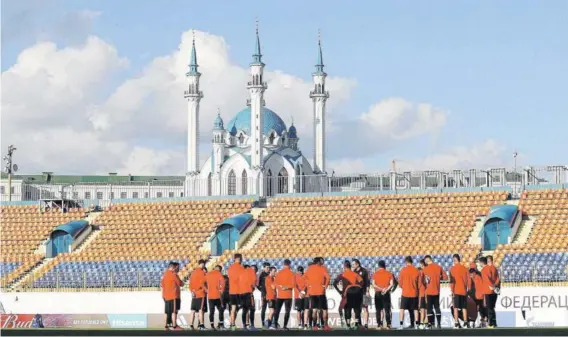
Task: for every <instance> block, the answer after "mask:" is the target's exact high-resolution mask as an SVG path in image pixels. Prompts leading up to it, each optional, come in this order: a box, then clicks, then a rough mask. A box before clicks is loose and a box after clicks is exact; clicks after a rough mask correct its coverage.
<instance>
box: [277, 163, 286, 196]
mask: <svg viewBox="0 0 568 337" xmlns="http://www.w3.org/2000/svg"><path fill="white" fill-rule="evenodd" d="M278 193H288V171H286V169H285V168H282V169H281V170H280V172H279V173H278Z"/></svg>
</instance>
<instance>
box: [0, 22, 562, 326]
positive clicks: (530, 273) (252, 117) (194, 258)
mask: <svg viewBox="0 0 568 337" xmlns="http://www.w3.org/2000/svg"><path fill="white" fill-rule="evenodd" d="M198 51H199V45H198V44H197V45H196V40H195V35H194V36H193V39H192V43H191V49H190V50H186V51H184V52H185V53H186V54H187V55H188V59H189V60H190V61H189V64H188V68H187V69H186V70H187V73H186V74H185V77H186V84H185V90H184V91H183V92H180V93H179V95H180V96H183V98H184V99H185V101H186V103H187V116H188V124H187V154H186V165H185V166H186V168H187V170H186V171H187V172H186V174H184V175H180V176H150V175H148V176H142V175H119V174H117V173H114V172H113V173H109V174H108V175H64V174H57V173H54V172H42V173H41V174H20V173H19V172H18V167H17V165H16V164H15V162H16V161H17V160H18V148H19V145H18V144H14V145H10V146H9V147H8V151H7V152H6V153H7V154H6V157H5V158H4V160H5V164H6V167H5V172H3V173H2V176H1V181H0V185H1V186H0V187H1V192H0V194H1V198H2V207H1V219H2V224H1V226H2V227H1V238H0V245H1V257H0V259H1V260H0V261H1V269H0V286H1V293H0V302H1V305H2V313H1V316H0V329H1V330H2V334H5V335H33V334H41V335H113V334H123V335H255V334H258V335H322V334H326V335H349V334H353V335H377V334H385V333H386V334H392V335H416V334H418V335H515V336H521V335H566V334H567V333H568V310H567V308H568V165H563V164H562V163H559V165H548V166H536V165H535V166H524V167H516V165H515V167H513V168H509V167H491V168H480V167H468V168H467V169H451V170H446V171H444V170H428V171H414V170H412V171H411V170H405V169H400V168H397V165H396V160H393V162H392V169H391V170H389V171H388V172H382V173H376V172H374V173H368V174H356V175H355V174H353V175H341V174H336V173H335V172H334V171H333V169H332V168H329V167H328V164H327V162H328V158H327V152H326V149H327V145H326V144H327V142H328V138H327V133H328V131H326V123H327V121H326V118H327V117H326V116H327V114H328V112H327V110H326V109H327V108H326V107H327V105H326V103H327V100H328V99H330V97H332V95H330V92H329V91H328V90H327V83H326V79H327V73H326V72H325V70H324V69H325V64H324V58H323V50H322V44H321V41H318V44H317V62H316V64H315V69H314V70H313V73H312V74H311V79H312V83H311V88H310V90H309V91H308V92H306V93H305V94H306V96H307V97H309V99H310V100H311V104H312V114H313V122H312V125H310V128H312V129H313V135H312V136H313V144H312V146H311V147H312V148H311V149H310V150H311V151H312V152H313V158H310V159H308V158H306V156H305V154H304V153H303V152H302V151H301V147H300V144H301V143H300V137H299V136H300V132H299V130H297V129H296V126H295V125H294V123H293V122H292V123H290V124H289V125H287V124H286V123H285V122H284V118H282V117H281V116H280V115H279V114H278V113H277V112H275V111H274V110H272V109H269V108H268V107H266V105H269V104H270V101H269V100H267V101H265V95H264V93H265V91H266V90H269V88H268V85H267V82H266V78H265V74H264V67H265V64H264V63H263V54H262V50H261V43H260V37H259V31H258V25H257V29H256V36H255V45H254V53H253V55H252V60H251V62H250V64H249V69H248V71H249V74H248V76H249V78H248V81H247V83H243V85H244V86H245V87H246V90H247V93H248V96H247V99H246V106H245V107H243V108H242V109H241V110H239V111H237V112H235V114H234V115H233V116H232V118H231V119H230V120H229V122H228V123H225V121H224V120H223V118H222V117H221V114H220V113H219V114H217V116H216V118H215V119H214V123H213V125H211V127H210V128H209V127H208V129H209V131H210V134H211V138H210V140H211V144H210V146H211V152H210V154H208V156H207V158H202V156H201V155H200V151H199V148H200V145H199V143H200V138H199V137H200V136H199V133H200V114H202V113H203V112H200V104H201V101H202V99H206V98H205V95H204V93H203V91H202V90H201V89H202V86H201V83H200V81H201V77H202V73H201V72H200V69H199V67H200V65H199V63H198V60H200V58H199V56H200V54H199V52H198ZM203 76H207V74H205V73H204V74H203ZM201 117H202V116H201ZM306 148H307V146H306ZM20 151H21V150H20ZM202 159H204V161H202ZM515 159H516V153H515ZM456 254H457V255H458V257H456V256H455V255H456ZM240 256H242V261H236V260H239V257H240ZM488 257H489V259H487V258H488ZM422 260H426V262H424V263H423V264H424V265H423V266H420V265H419V264H420V263H421V261H422ZM488 261H489V262H488ZM241 264H242V265H243V266H244V265H248V266H249V267H248V268H247V269H244V267H242V268H243V271H238V272H234V270H240V269H238V268H241ZM355 264H356V265H357V267H353V268H352V266H353V265H355ZM265 265H266V268H267V269H265V270H263V269H264V268H265V267H264V266H265ZM253 266H256V267H257V268H258V271H254V272H252V270H253ZM299 267H301V269H299ZM359 267H360V268H359ZM417 267H420V271H418V269H416V268H417ZM203 268H205V269H206V270H207V272H204V271H203ZM270 268H274V274H275V276H274V275H273V276H270V274H268V273H270ZM433 268H439V270H440V272H438V274H437V275H438V276H436V277H434V276H431V275H430V274H429V273H430V272H431V270H432V269H433ZM458 268H462V269H463V270H464V272H463V273H466V272H467V275H466V274H463V275H465V276H464V277H465V278H462V279H461V281H458V280H457V278H456V276H455V275H456V274H455V272H456V271H455V270H458ZM216 269H219V270H220V271H221V274H218V275H217V276H215V275H213V276H211V277H214V276H215V277H218V278H219V279H223V281H222V282H221V281H219V282H221V283H219V284H222V286H220V288H219V289H217V288H216V287H214V286H213V285H212V284H211V283H212V282H211V281H209V280H210V279H209V275H210V274H211V273H213V271H214V270H216ZM462 269H459V270H462ZM244 270H250V273H249V272H245V271H244ZM409 270H416V275H415V276H408V275H410V274H409V273H411V272H409ZM493 270H494V271H493ZM304 271H305V272H304ZM386 271H388V272H390V273H392V275H391V276H389V277H388V279H387V281H386V282H387V283H386V285H382V283H381V282H383V281H380V275H381V273H383V274H384V273H385V272H386ZM292 272H293V275H294V276H293V281H290V280H289V279H290V277H292V276H290V275H292V274H291V273H292ZM233 273H235V274H233ZM245 273H246V275H247V276H243V275H245ZM251 273H252V274H251ZM262 273H266V274H264V275H263V274H262ZM286 273H288V274H286ZM300 273H302V274H300ZM412 273H414V272H413V271H412ZM176 275H177V276H176ZM223 275H224V276H226V278H225V277H223ZM233 275H238V276H233ZM248 275H253V276H250V277H249V276H248ZM281 275H284V276H281ZM286 275H288V276H286ZM364 275H365V276H364ZM388 275H390V274H388ZM412 275H414V274H412ZM463 275H462V276H463ZM476 275H478V276H479V282H480V283H479V285H477V284H476V283H475V277H476ZM168 277H170V278H173V279H174V280H176V279H177V277H179V280H180V281H181V282H182V283H183V284H182V283H179V284H178V283H176V282H177V281H172V282H174V283H175V284H176V286H173V288H168V287H170V286H169V284H170V283H168V282H170V281H171V279H168ZM267 277H268V278H269V279H270V280H271V281H269V282H274V288H270V287H268V288H267V285H268V284H272V283H267V281H266V278H267ZM286 277H288V279H286V281H282V280H284V279H285V278H286ZM301 277H304V281H302V282H304V285H303V286H301V285H300V282H299V281H298V280H299V279H300V278H301ZM273 278H274V279H273ZM320 278H321V280H323V281H319V280H320ZM352 279H353V280H354V281H352ZM409 279H412V281H411V282H410V283H411V284H410V285H409V281H408V280H409ZM414 280H415V281H414ZM243 282H245V283H246V285H244V286H243ZM247 282H248V283H247ZM281 282H284V283H281ZM286 282H292V283H290V285H288V283H286ZM412 282H415V285H414V286H413V285H412ZM459 282H462V283H459ZM197 283H199V284H200V285H198V286H196V285H195V284H197ZM379 283H381V284H379ZM458 283H459V284H462V287H465V289H464V291H463V294H462V293H459V294H458V293H457V292H458V290H456V289H457V284H458ZM180 284H181V285H180ZM233 284H237V285H235V287H237V288H241V290H239V291H237V290H235V292H234V293H233V291H234V290H232V289H231V288H232V287H233ZM283 284H285V285H283ZM395 284H396V285H395ZM387 285H388V286H387ZM322 286H323V288H322V289H320V290H321V293H318V292H317V291H319V290H314V289H315V288H318V287H322ZM243 287H245V288H246V287H249V289H248V291H243V290H242V288H243ZM422 288H424V291H425V292H426V294H424V293H422V291H423V290H422ZM482 288H483V289H484V290H481V289H482ZM269 289H274V290H273V291H274V293H273V295H270V296H274V299H268V298H267V296H269V295H268V294H269V293H270V290H269ZM354 289H355V290H354ZM431 289H432V290H431ZM485 289H486V290H485ZM212 290H213V291H212ZM215 290H216V293H219V295H217V297H216V298H213V296H216V295H213V294H214V293H215ZM430 290H431V291H432V293H428V292H429V291H430ZM413 291H416V294H415V295H408V294H409V293H412V292H413ZM170 292H171V293H172V295H170ZM176 292H178V293H176ZM166 293H167V294H168V295H166ZM225 293H226V295H227V297H226V299H225V297H224V296H225ZM310 293H311V294H310ZM355 293H356V295H353V294H355ZM387 295H388V298H389V299H388V305H387V307H388V308H386V307H385V303H387V302H382V301H385V299H384V297H386V296H387ZM232 296H237V297H232ZM282 296H284V297H282ZM286 296H289V297H286ZM359 296H360V297H359ZM458 296H461V297H463V302H460V301H456V298H457V297H458ZM170 297H171V298H170ZM207 297H209V301H211V300H218V301H220V302H219V303H221V304H219V307H220V308H221V309H220V311H221V313H223V314H224V315H223V316H218V314H219V312H217V313H215V311H214V309H215V307H212V306H211V304H209V305H207V304H205V303H206V302H205V300H206V298H207ZM434 297H435V298H436V299H435V300H432V299H431V298H434ZM235 298H236V299H235ZM292 298H294V302H292ZM314 298H315V299H314ZM421 298H426V299H428V300H427V304H425V306H424V307H420V308H419V307H418V306H419V304H418V303H422V302H419V301H420V299H421ZM377 299H380V300H377ZM409 299H416V303H414V302H412V301H409ZM177 300H179V301H180V302H179V303H180V304H179V305H178V304H177V303H178V302H177ZM304 300H305V301H304ZM164 301H165V306H166V308H165V310H164ZM270 301H274V303H275V304H274V305H276V308H277V309H276V314H274V313H273V312H272V310H273V309H274V307H273V304H270V303H269V302H270ZM377 301H378V302H377ZM431 301H435V302H439V305H436V304H431V303H432V302H431ZM296 302H299V303H302V304H301V305H300V306H297V305H296ZM379 302H380V304H379ZM489 302H492V304H490V303H489ZM208 303H216V302H208ZM291 303H294V306H291ZM413 303H414V304H413ZM457 303H460V304H459V305H460V306H461V307H458V308H456V305H458V304H457ZM170 305H171V306H172V307H170ZM420 305H421V304H420ZM283 306H285V308H284V309H282V308H283ZM430 306H432V307H437V308H436V310H434V309H433V308H430ZM233 307H234V308H233ZM267 307H268V309H267ZM172 308H173V309H172ZM290 308H291V309H290ZM365 308H366V310H363V309H365ZM217 309H218V308H217ZM351 309H353V312H354V315H353V316H352V313H351ZM418 309H420V312H421V313H420V315H422V316H417V317H418V318H416V319H415V317H414V312H415V311H416V314H417V315H418ZM454 309H456V310H457V309H463V311H462V313H463V314H464V317H466V318H464V319H462V318H461V317H460V318H459V319H457V320H456V318H455V316H454V312H453V310H454ZM231 310H237V312H236V316H234V317H231V316H232V313H231ZM281 310H288V311H287V312H286V313H284V311H281ZM405 310H407V313H406V315H404V316H401V314H402V313H403V312H404V311H405ZM164 311H166V312H167V313H166V314H167V315H165V314H164ZM178 311H179V313H178ZM209 311H211V316H209V314H208V312H209ZM218 311H219V309H218ZM422 311H423V312H422ZM361 312H362V313H361ZM434 312H435V314H434ZM456 312H458V311H456ZM247 313H248V315H247ZM409 313H410V314H409ZM172 314H175V315H173V316H171V315H172ZM233 314H234V313H233ZM241 314H242V319H241ZM194 315H195V317H194ZM199 315H204V316H203V318H198V316H199ZM272 315H273V316H272ZM456 315H458V314H457V313H456ZM166 316H167V317H166ZM172 317H173V318H172ZM221 317H224V318H222V319H221ZM268 317H273V318H272V319H271V318H268ZM391 317H392V318H391ZM308 321H309V323H308ZM391 321H392V322H391ZM255 322H256V323H255ZM466 327H467V329H466Z"/></svg>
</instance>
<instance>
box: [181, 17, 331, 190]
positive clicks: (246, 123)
mask: <svg viewBox="0 0 568 337" xmlns="http://www.w3.org/2000/svg"><path fill="white" fill-rule="evenodd" d="M252 57H253V59H252V62H251V63H250V77H249V81H248V82H247V83H246V88H247V90H248V93H249V95H248V99H247V101H246V102H247V103H246V107H245V108H244V109H242V110H241V111H239V112H238V113H237V114H236V115H235V116H234V117H233V118H232V119H231V120H230V121H229V122H228V123H225V122H224V121H223V119H222V118H221V116H220V115H219V114H218V115H217V118H216V119H215V122H214V123H213V128H212V137H211V138H212V145H213V146H212V151H211V154H210V156H209V158H208V159H207V161H206V162H205V164H204V165H203V166H202V167H199V162H200V161H199V159H200V158H199V113H200V111H199V105H200V102H201V100H202V99H203V98H204V95H203V93H202V91H201V90H200V87H199V79H200V77H201V73H200V72H199V71H198V64H197V51H196V48H195V39H194V40H193V44H192V48H191V57H190V58H191V61H190V64H189V71H188V72H187V74H186V77H187V80H188V87H187V90H186V91H185V92H184V97H185V98H186V99H187V110H188V140H187V145H188V147H187V149H188V150H187V168H188V172H187V174H186V184H185V185H186V195H187V196H207V195H259V196H271V195H275V194H277V193H302V192H311V190H312V189H313V190H314V191H315V190H321V187H320V186H317V185H319V182H316V183H314V181H313V179H314V177H325V176H326V167H325V105H326V101H327V99H328V98H329V92H328V91H326V87H325V80H326V77H327V74H326V73H325V71H324V64H323V57H322V50H321V41H320V40H319V39H318V55H317V64H316V65H315V71H314V72H313V73H312V79H313V85H314V86H313V89H312V90H311V91H310V93H309V97H310V99H311V100H312V102H313V112H312V113H313V130H314V144H313V146H314V149H313V153H314V157H313V161H312V164H310V162H309V161H308V160H307V159H306V157H305V156H304V155H303V154H302V151H301V150H300V147H299V140H300V138H299V135H298V133H297V131H296V127H295V126H294V125H293V123H292V125H290V127H288V126H286V123H284V121H283V120H282V118H280V116H278V114H277V113H276V112H275V111H273V110H271V109H269V108H267V107H266V106H265V100H264V92H265V91H266V90H267V89H268V87H267V85H266V82H265V81H264V66H265V64H264V63H263V62H262V53H261V48H260V38H259V35H258V26H257V29H256V45H255V49H254V54H253V55H252ZM317 179H319V178H317Z"/></svg>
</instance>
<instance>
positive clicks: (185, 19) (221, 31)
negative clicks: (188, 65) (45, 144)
mask: <svg viewBox="0 0 568 337" xmlns="http://www.w3.org/2000/svg"><path fill="white" fill-rule="evenodd" d="M82 10H89V11H93V12H100V14H99V15H98V16H96V18H94V19H93V20H92V21H90V22H89V23H88V24H85V25H83V24H81V23H78V22H75V21H74V20H73V19H72V18H70V17H69V15H68V14H69V13H74V12H76V11H82ZM566 13H568V2H566V1H498V2H492V1H435V2H433V1H429V2H426V1H423V2H420V1H361V2H357V3H354V4H348V3H346V2H345V1H298V0H292V1H286V2H269V1H187V0H183V1H182V0H179V1H174V0H167V1H149V0H145V1H129V0H128V1H110V0H108V1H81V0H73V1H62V0H61V1H57V0H48V1H31V2H29V1H17V2H16V1H3V2H2V31H3V35H2V71H3V72H5V71H6V70H8V69H9V68H10V67H12V66H13V65H14V64H15V63H16V58H17V56H18V54H19V53H20V52H22V50H24V49H26V48H29V47H31V46H33V45H34V44H35V43H37V42H38V41H45V40H48V41H53V42H55V43H57V46H58V47H59V48H64V47H66V46H74V45H79V44H81V43H83V42H84V41H85V39H86V37H87V35H94V36H98V37H100V38H101V39H102V40H104V41H105V42H107V43H108V44H110V45H112V46H114V47H115V48H116V50H117V51H118V54H119V55H120V56H121V57H124V58H126V59H128V62H129V64H128V67H124V68H122V69H121V70H120V71H118V72H116V73H114V74H113V76H111V77H110V78H108V79H107V81H108V82H106V83H107V85H105V86H103V87H104V88H102V89H100V92H99V95H101V97H104V96H105V95H110V93H112V91H113V90H114V88H115V87H116V86H117V85H118V84H120V83H122V82H123V81H124V80H125V79H128V78H131V77H137V76H139V75H140V74H141V73H142V72H143V69H144V68H145V67H147V65H148V63H149V62H151V61H152V60H153V59H154V58H156V57H160V56H163V55H168V54H171V53H172V51H174V50H175V49H176V48H177V47H178V45H179V44H180V36H181V34H182V32H185V31H187V30H189V29H196V30H199V31H205V32H209V33H211V34H213V35H216V36H221V37H223V38H224V39H225V41H226V43H227V44H228V45H229V46H230V49H229V56H230V59H231V61H232V62H234V63H235V64H238V65H240V66H242V67H246V65H247V64H248V62H249V61H250V59H251V54H252V49H253V41H254V40H253V39H254V36H253V33H254V21H255V17H258V18H259V20H260V34H261V39H262V46H263V54H264V55H265V58H264V61H265V62H266V63H267V67H268V69H270V70H280V71H282V72H285V73H287V74H293V75H294V76H298V77H300V78H302V79H304V80H305V81H309V80H310V72H311V71H312V69H313V64H314V63H315V59H316V42H315V41H316V38H317V30H318V28H319V29H321V30H322V37H323V46H324V61H325V63H326V66H327V69H326V70H327V72H328V73H329V74H330V76H337V77H342V78H348V79H353V80H355V81H356V83H357V84H356V86H355V87H354V88H353V89H352V90H351V93H350V95H349V99H346V100H345V101H344V102H342V103H341V104H340V105H339V106H337V107H335V109H341V111H342V113H341V114H340V117H338V119H337V121H336V122H341V121H342V119H345V120H350V119H355V118H357V117H358V116H359V115H361V114H362V113H364V112H366V111H368V110H369V109H370V107H371V106H372V105H374V104H376V103H377V102H379V101H381V100H382V99H386V98H389V97H401V98H403V99H404V100H406V101H409V102H414V103H428V104H431V105H433V106H435V107H437V108H440V109H443V110H444V111H445V112H446V113H447V119H446V122H445V124H444V125H443V127H440V128H438V129H437V130H436V131H435V132H433V133H430V134H422V135H420V136H417V137H412V138H408V139H406V140H405V141H404V142H397V143H396V145H393V146H392V147H390V146H389V147H387V148H385V149H384V150H382V151H380V152H378V153H373V155H371V156H367V157H362V158H360V160H361V161H362V163H363V165H364V167H366V168H371V169H375V168H385V167H388V165H389V163H390V160H391V159H392V158H408V160H409V161H412V160H417V161H419V160H421V159H420V158H424V157H428V156H436V155H437V154H439V153H445V152H447V151H450V152H452V151H453V150H451V149H452V148H453V147H464V148H471V147H474V146H475V144H482V143H484V142H486V141H487V140H492V141H494V142H495V143H496V144H499V146H500V150H499V151H500V153H499V154H497V156H501V157H503V159H501V161H502V162H505V163H506V164H511V163H512V159H511V157H512V152H513V151H514V150H517V151H518V152H519V153H520V154H521V156H520V157H519V159H520V160H522V161H524V163H523V164H529V163H530V164H535V165H541V164H544V165H546V164H556V163H558V164H568V160H567V159H568V127H567V125H568V20H566ZM3 81H4V77H3ZM3 85H4V83H3ZM243 85H244V83H243ZM269 90H270V88H269ZM306 95H307V94H306ZM332 99H333V97H332ZM267 104H268V105H270V103H269V102H267ZM237 111H238V110H237ZM235 112H236V111H235ZM306 113H309V111H307V112H306ZM229 114H230V113H227V115H229ZM5 124H6V123H3V126H4V127H7V126H6V125H5ZM4 140H6V139H5V138H4V137H3V141H4ZM7 141H9V140H7ZM309 144H310V143H306V144H305V145H304V146H309ZM334 146H335V145H334ZM3 147H4V146H3ZM452 153H454V152H452ZM466 153H467V152H466ZM493 155H495V154H493ZM477 156H480V157H483V154H477ZM337 159H340V158H337ZM427 162H428V161H427ZM479 164H480V165H483V164H486V163H485V162H483V161H481V162H479Z"/></svg>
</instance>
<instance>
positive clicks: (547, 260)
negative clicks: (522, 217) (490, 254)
mask: <svg viewBox="0 0 568 337" xmlns="http://www.w3.org/2000/svg"><path fill="white" fill-rule="evenodd" d="M519 208H520V209H521V210H522V211H523V213H524V214H530V215H532V216H536V217H537V220H536V222H535V224H534V226H533V228H532V231H531V233H530V236H529V238H528V241H527V242H526V244H509V245H499V246H498V247H497V250H496V251H495V256H496V260H497V263H498V264H500V265H501V269H502V273H503V275H504V277H505V278H506V279H508V280H510V281H512V282H536V281H567V280H568V278H567V272H568V270H567V267H568V189H554V190H552V189H548V190H525V191H523V193H522V195H521V199H520V202H519Z"/></svg>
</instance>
